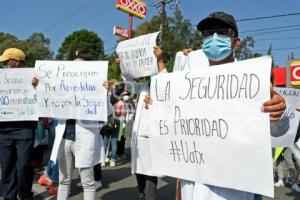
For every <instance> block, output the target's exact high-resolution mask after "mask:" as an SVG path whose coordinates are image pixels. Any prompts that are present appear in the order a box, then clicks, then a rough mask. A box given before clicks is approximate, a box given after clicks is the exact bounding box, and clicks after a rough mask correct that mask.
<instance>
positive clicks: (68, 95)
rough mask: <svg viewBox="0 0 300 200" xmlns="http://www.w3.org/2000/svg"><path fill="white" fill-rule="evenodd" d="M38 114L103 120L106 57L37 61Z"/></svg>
mask: <svg viewBox="0 0 300 200" xmlns="http://www.w3.org/2000/svg"><path fill="white" fill-rule="evenodd" d="M35 68H36V73H37V75H38V78H39V80H40V81H39V85H38V87H37V95H38V109H39V113H40V114H39V115H40V117H52V118H61V119H81V120H94V121H106V120H107V91H106V89H105V88H104V87H103V83H104V81H105V80H107V68H108V62H107V61H37V62H36V64H35Z"/></svg>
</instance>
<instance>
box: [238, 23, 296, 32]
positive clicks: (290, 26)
mask: <svg viewBox="0 0 300 200" xmlns="http://www.w3.org/2000/svg"><path fill="white" fill-rule="evenodd" d="M298 26H300V24H296V25H289V26H277V27H271V28H261V29H254V30H247V31H241V32H240V33H252V32H261V31H268V30H276V29H286V28H292V27H298Z"/></svg>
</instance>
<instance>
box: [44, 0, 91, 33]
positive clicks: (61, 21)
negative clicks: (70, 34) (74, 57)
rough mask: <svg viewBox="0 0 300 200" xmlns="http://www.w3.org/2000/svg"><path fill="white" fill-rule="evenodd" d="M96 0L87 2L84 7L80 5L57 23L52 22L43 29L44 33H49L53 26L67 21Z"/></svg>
mask: <svg viewBox="0 0 300 200" xmlns="http://www.w3.org/2000/svg"><path fill="white" fill-rule="evenodd" d="M95 1H96V0H93V1H91V2H89V3H88V4H86V5H85V6H83V7H80V8H78V9H76V10H74V11H73V12H71V13H70V14H69V15H67V16H65V17H64V18H62V19H61V20H59V21H57V22H56V23H54V24H52V25H51V26H49V27H48V28H47V29H45V30H44V31H43V33H47V32H48V31H50V30H52V29H53V28H55V27H56V26H58V25H60V24H61V23H63V22H65V21H66V20H68V19H69V18H71V17H72V16H74V15H75V14H77V13H78V12H80V11H81V10H84V9H86V8H87V7H89V6H90V5H91V4H92V3H94V2H95Z"/></svg>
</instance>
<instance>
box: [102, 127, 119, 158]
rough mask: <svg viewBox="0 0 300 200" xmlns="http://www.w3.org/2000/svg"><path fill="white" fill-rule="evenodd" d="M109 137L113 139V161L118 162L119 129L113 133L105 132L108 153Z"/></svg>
mask: <svg viewBox="0 0 300 200" xmlns="http://www.w3.org/2000/svg"><path fill="white" fill-rule="evenodd" d="M109 137H111V159H112V160H116V157H117V140H118V129H114V130H113V131H105V133H104V139H103V143H104V150H105V152H106V151H108V145H109Z"/></svg>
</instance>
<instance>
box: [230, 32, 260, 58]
mask: <svg viewBox="0 0 300 200" xmlns="http://www.w3.org/2000/svg"><path fill="white" fill-rule="evenodd" d="M254 44H255V41H254V39H253V38H252V37H250V36H247V37H245V38H244V39H242V40H241V44H240V47H239V48H238V49H236V50H235V56H236V58H237V59H238V60H245V59H249V58H255V57H260V56H261V55H262V54H260V53H253V52H252V49H253V48H254Z"/></svg>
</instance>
